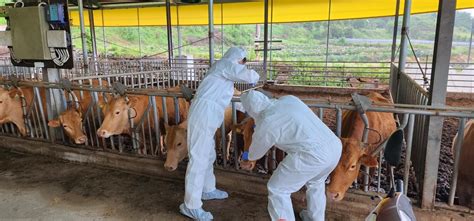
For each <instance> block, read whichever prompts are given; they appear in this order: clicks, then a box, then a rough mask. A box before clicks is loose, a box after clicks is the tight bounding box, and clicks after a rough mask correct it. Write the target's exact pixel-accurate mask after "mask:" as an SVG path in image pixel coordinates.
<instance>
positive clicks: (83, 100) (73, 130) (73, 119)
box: [48, 79, 108, 144]
mask: <svg viewBox="0 0 474 221" xmlns="http://www.w3.org/2000/svg"><path fill="white" fill-rule="evenodd" d="M83 85H90V82H88V81H85V82H83ZM92 85H93V86H98V85H99V80H97V79H94V80H92ZM107 85H108V83H107V81H104V80H102V86H107ZM71 93H72V94H73V95H74V96H76V97H77V102H78V103H79V109H76V108H69V107H68V109H67V110H66V111H64V112H62V113H61V114H60V115H59V117H58V118H57V119H53V120H50V121H49V122H48V126H50V127H61V126H62V127H63V129H64V132H65V133H66V135H67V136H68V137H69V138H70V139H72V140H73V141H74V143H76V144H85V143H86V142H87V136H86V134H85V133H84V130H83V122H82V121H83V116H82V114H83V113H86V112H87V109H88V108H89V105H90V104H91V103H92V94H91V93H90V92H89V91H83V92H82V96H81V94H80V93H79V92H77V91H71ZM98 98H99V103H100V102H103V95H102V93H98ZM71 106H74V104H72V105H71Z"/></svg>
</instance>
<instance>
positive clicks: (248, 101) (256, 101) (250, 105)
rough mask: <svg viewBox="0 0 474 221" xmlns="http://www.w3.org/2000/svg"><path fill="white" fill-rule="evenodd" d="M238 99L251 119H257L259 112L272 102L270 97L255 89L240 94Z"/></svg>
mask: <svg viewBox="0 0 474 221" xmlns="http://www.w3.org/2000/svg"><path fill="white" fill-rule="evenodd" d="M240 99H241V101H242V105H243V106H244V109H245V111H247V113H248V114H249V115H250V117H252V118H253V119H258V116H259V115H260V113H262V111H264V110H265V109H267V108H268V107H269V106H270V105H271V104H272V100H271V99H270V98H268V97H267V96H266V95H264V94H263V93H261V92H258V91H255V90H250V91H249V92H247V93H243V94H242V95H241V96H240Z"/></svg>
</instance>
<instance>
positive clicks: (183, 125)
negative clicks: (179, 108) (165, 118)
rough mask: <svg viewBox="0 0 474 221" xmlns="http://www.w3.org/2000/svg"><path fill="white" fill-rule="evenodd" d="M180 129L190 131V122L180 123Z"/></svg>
mask: <svg viewBox="0 0 474 221" xmlns="http://www.w3.org/2000/svg"><path fill="white" fill-rule="evenodd" d="M178 127H179V128H183V129H188V121H187V120H185V121H183V122H181V123H179V124H178Z"/></svg>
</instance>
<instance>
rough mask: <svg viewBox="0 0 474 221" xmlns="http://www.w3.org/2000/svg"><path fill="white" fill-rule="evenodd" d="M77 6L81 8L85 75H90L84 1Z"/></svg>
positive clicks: (80, 22)
mask: <svg viewBox="0 0 474 221" xmlns="http://www.w3.org/2000/svg"><path fill="white" fill-rule="evenodd" d="M77 6H78V7H79V26H80V29H81V42H82V62H83V65H84V67H83V68H84V74H87V73H88V67H89V64H88V57H89V56H88V54H87V41H86V28H85V25H84V6H83V4H82V0H77Z"/></svg>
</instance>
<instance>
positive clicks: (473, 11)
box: [461, 9, 474, 18]
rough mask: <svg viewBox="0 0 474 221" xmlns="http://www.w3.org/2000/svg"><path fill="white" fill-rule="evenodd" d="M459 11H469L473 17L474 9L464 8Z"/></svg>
mask: <svg viewBox="0 0 474 221" xmlns="http://www.w3.org/2000/svg"><path fill="white" fill-rule="evenodd" d="M461 11H463V12H468V13H470V14H471V17H473V18H474V9H464V10H461Z"/></svg>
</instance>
